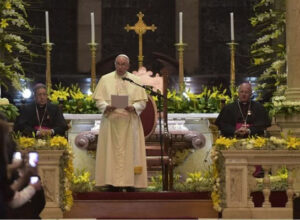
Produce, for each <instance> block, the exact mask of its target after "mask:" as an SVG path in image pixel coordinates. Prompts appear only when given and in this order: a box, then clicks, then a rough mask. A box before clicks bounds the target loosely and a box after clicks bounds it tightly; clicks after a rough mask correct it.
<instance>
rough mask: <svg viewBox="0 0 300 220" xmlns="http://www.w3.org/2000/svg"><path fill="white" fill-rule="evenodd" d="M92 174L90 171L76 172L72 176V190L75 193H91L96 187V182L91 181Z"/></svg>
mask: <svg viewBox="0 0 300 220" xmlns="http://www.w3.org/2000/svg"><path fill="white" fill-rule="evenodd" d="M90 178H91V174H90V172H88V171H85V170H84V169H83V170H78V169H77V170H76V171H75V173H74V174H73V176H72V190H73V191H74V192H89V191H92V190H93V189H94V187H95V185H96V182H95V180H93V181H91V179H90Z"/></svg>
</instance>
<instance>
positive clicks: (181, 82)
mask: <svg viewBox="0 0 300 220" xmlns="http://www.w3.org/2000/svg"><path fill="white" fill-rule="evenodd" d="M175 46H176V48H177V51H178V60H179V89H180V91H182V90H183V87H184V60H183V54H184V47H186V46H187V44H185V43H182V42H181V43H177V44H175Z"/></svg>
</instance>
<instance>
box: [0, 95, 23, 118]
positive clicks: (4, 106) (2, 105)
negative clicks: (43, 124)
mask: <svg viewBox="0 0 300 220" xmlns="http://www.w3.org/2000/svg"><path fill="white" fill-rule="evenodd" d="M0 112H2V113H3V114H4V115H5V116H6V118H7V119H8V121H10V122H13V121H15V119H16V118H17V116H18V115H19V110H18V108H17V107H16V106H14V105H13V104H10V103H9V101H8V100H7V99H6V98H0Z"/></svg>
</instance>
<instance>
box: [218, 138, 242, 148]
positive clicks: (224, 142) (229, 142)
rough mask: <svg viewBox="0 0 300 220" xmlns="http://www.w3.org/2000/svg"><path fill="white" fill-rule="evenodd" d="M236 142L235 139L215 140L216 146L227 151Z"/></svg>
mask: <svg viewBox="0 0 300 220" xmlns="http://www.w3.org/2000/svg"><path fill="white" fill-rule="evenodd" d="M236 142H237V139H236V138H226V137H222V136H221V137H219V138H218V139H217V140H216V145H219V146H225V147H226V148H227V149H228V148H230V147H231V146H233V145H234V144H235V143H236Z"/></svg>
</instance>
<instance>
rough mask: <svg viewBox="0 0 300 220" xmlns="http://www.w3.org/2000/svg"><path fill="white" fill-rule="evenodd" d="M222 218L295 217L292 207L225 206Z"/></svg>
mask: <svg viewBox="0 0 300 220" xmlns="http://www.w3.org/2000/svg"><path fill="white" fill-rule="evenodd" d="M222 218H231V219H232V218H237V219H241V218H243V219H293V209H292V208H275V207H272V208H262V207H258V208H225V209H224V210H223V213H222Z"/></svg>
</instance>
